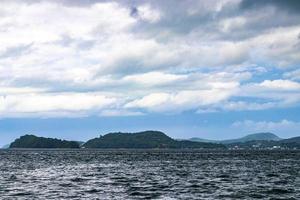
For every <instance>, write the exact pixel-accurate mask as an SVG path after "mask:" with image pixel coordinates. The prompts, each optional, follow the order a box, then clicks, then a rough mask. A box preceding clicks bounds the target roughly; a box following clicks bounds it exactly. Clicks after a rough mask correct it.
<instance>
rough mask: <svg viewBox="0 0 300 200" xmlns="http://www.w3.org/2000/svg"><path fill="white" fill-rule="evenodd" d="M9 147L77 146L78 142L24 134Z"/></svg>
mask: <svg viewBox="0 0 300 200" xmlns="http://www.w3.org/2000/svg"><path fill="white" fill-rule="evenodd" d="M9 148H79V144H78V142H75V141H66V140H59V139H53V138H45V137H37V136H35V135H24V136H21V137H20V138H18V139H16V140H15V141H14V142H12V143H11V144H10V146H9Z"/></svg>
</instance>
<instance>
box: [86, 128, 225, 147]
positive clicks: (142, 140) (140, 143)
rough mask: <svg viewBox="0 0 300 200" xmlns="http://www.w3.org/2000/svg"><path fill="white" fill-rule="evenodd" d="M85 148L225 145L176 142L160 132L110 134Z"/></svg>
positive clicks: (220, 145) (185, 141)
mask: <svg viewBox="0 0 300 200" xmlns="http://www.w3.org/2000/svg"><path fill="white" fill-rule="evenodd" d="M82 146H83V147H84V148H134V149H141V148H143V149H154V148H160V149H161V148H164V149H167V148H170V149H173V148H175V149H196V148H197V149H199V148H200V149H224V148H226V147H225V145H223V144H214V143H205V142H193V141H188V140H181V141H178V140H174V139H172V138H171V137H169V136H167V135H166V134H165V133H163V132H160V131H143V132H137V133H122V132H117V133H108V134H106V135H103V136H100V137H98V138H94V139H91V140H89V141H87V142H86V143H85V144H83V145H82Z"/></svg>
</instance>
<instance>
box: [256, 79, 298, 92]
mask: <svg viewBox="0 0 300 200" xmlns="http://www.w3.org/2000/svg"><path fill="white" fill-rule="evenodd" d="M259 86H261V87H263V88H266V89H270V90H300V83H298V82H294V81H290V80H281V79H280V80H265V81H263V82H262V83H260V84H259Z"/></svg>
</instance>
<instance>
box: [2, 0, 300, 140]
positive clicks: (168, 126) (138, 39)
mask: <svg viewBox="0 0 300 200" xmlns="http://www.w3.org/2000/svg"><path fill="white" fill-rule="evenodd" d="M299 19H300V1H298V0H285V1H283V0H282V1H280V0H277V1H276V0H261V1H251V0H210V1H206V0H186V1H181V0H164V1H161V0H150V1H145V0H133V1H129V0H124V1H104V0H103V1H97V0H89V1H83V0H51V1H50V0H22V1H21V0H1V1H0V145H4V144H7V143H9V142H11V141H13V140H14V139H15V138H16V137H19V136H20V135H24V134H36V135H39V136H47V137H57V138H62V139H74V140H83V141H85V140H88V139H90V138H93V137H97V136H99V135H100V134H102V135H103V134H105V133H107V132H114V131H124V132H126V131H128V132H135V131H142V130H161V131H164V132H165V133H166V134H167V135H169V136H171V137H174V138H189V137H200V138H208V139H228V138H236V137H241V136H244V135H246V134H249V133H256V132H273V133H275V134H277V135H278V136H280V137H283V138H288V137H293V136H299V135H300V20H299Z"/></svg>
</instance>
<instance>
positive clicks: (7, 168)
mask: <svg viewBox="0 0 300 200" xmlns="http://www.w3.org/2000/svg"><path fill="white" fill-rule="evenodd" d="M0 199H189V200H190V199H300V151H183V150H0Z"/></svg>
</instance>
